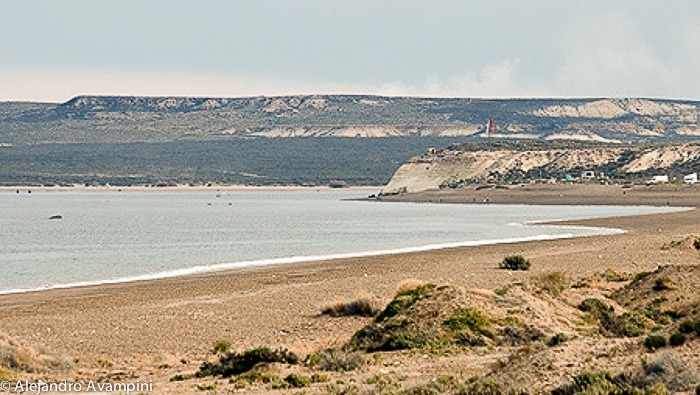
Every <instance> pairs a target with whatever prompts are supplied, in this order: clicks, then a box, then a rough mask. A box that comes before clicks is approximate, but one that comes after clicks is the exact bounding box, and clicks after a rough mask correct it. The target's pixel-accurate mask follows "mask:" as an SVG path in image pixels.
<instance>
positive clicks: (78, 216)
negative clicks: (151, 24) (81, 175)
mask: <svg viewBox="0 0 700 395" xmlns="http://www.w3.org/2000/svg"><path fill="white" fill-rule="evenodd" d="M362 194H363V193H362V192H357V191H243V192H227V193H221V194H217V193H216V192H116V191H115V192H93V191H91V192H77V191H69V192H66V191H61V192H59V191H36V192H34V193H32V194H27V193H26V192H22V193H20V194H16V193H15V192H0V292H2V293H7V292H17V291H20V290H29V289H41V288H50V287H66V286H76V285H86V284H94V283H104V282H119V281H129V280H134V279H139V278H158V277H167V276H175V275H183V274H190V273H197V272H204V271H214V270H223V269H230V268H236V267H243V266H252V265H261V264H271V263H292V262H295V261H302V260H309V259H323V258H326V259H328V258H332V257H337V256H357V255H371V254H378V253H380V252H400V251H412V250H421V249H430V248H440V247H446V246H456V245H477V244H489V243H497V242H509V241H519V240H536V239H548V238H561V237H573V236H587V235H593V234H600V233H610V232H614V231H612V230H609V229H608V230H604V229H591V228H576V227H559V226H556V227H551V226H523V225H522V224H523V223H525V222H529V221H547V220H556V219H579V218H592V217H607V216H618V215H637V214H649V213H657V212H668V211H675V210H677V209H674V208H652V207H611V206H591V207H584V206H522V205H437V204H412V203H375V202H359V201H344V200H341V199H346V198H355V197H362ZM57 214H59V215H61V216H62V217H63V218H62V219H59V220H49V217H50V216H52V215H57Z"/></svg>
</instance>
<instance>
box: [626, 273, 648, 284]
mask: <svg viewBox="0 0 700 395" xmlns="http://www.w3.org/2000/svg"><path fill="white" fill-rule="evenodd" d="M652 274H654V273H652V272H639V273H637V274H635V275H634V277H632V282H631V283H630V284H634V283H637V282H639V281H642V280H644V279H645V278H647V277H649V276H651V275H652Z"/></svg>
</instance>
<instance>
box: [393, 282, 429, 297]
mask: <svg viewBox="0 0 700 395" xmlns="http://www.w3.org/2000/svg"><path fill="white" fill-rule="evenodd" d="M425 284H426V282H425V281H423V280H418V279H417V278H407V279H405V280H403V281H401V282H400V283H399V284H398V285H397V286H396V293H397V294H403V293H407V292H411V291H413V290H415V289H417V288H419V287H422V286H423V285H425Z"/></svg>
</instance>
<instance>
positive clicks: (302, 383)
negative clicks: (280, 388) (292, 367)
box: [284, 373, 311, 388]
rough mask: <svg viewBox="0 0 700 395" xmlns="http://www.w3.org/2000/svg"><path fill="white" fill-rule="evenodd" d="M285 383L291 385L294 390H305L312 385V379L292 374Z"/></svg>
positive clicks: (286, 378)
mask: <svg viewBox="0 0 700 395" xmlns="http://www.w3.org/2000/svg"><path fill="white" fill-rule="evenodd" d="M284 381H285V382H287V383H289V385H290V386H291V387H293V388H303V387H308V386H309V385H311V377H308V376H304V375H301V374H296V373H290V374H288V375H287V377H285V378H284Z"/></svg>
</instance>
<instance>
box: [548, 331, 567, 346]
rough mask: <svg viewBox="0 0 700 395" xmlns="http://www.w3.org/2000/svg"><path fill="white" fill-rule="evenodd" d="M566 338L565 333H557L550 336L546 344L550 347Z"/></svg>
mask: <svg viewBox="0 0 700 395" xmlns="http://www.w3.org/2000/svg"><path fill="white" fill-rule="evenodd" d="M567 340H568V338H567V336H566V335H565V334H563V333H557V334H556V335H554V336H552V337H550V338H549V340H547V345H548V346H550V347H554V346H558V345H560V344H562V343H564V342H565V341H567Z"/></svg>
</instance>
